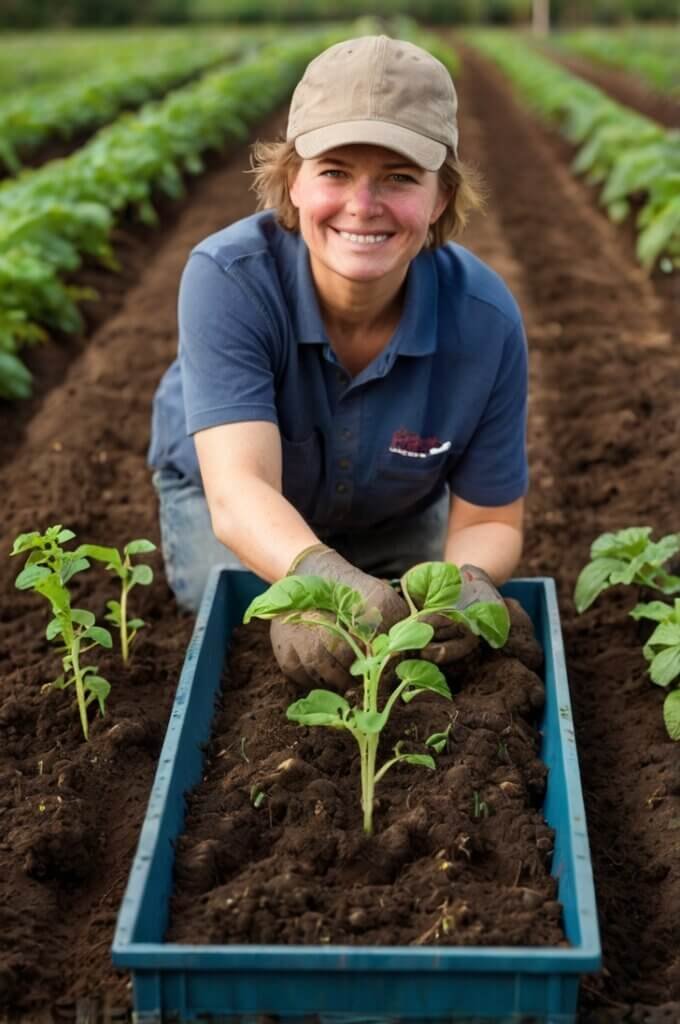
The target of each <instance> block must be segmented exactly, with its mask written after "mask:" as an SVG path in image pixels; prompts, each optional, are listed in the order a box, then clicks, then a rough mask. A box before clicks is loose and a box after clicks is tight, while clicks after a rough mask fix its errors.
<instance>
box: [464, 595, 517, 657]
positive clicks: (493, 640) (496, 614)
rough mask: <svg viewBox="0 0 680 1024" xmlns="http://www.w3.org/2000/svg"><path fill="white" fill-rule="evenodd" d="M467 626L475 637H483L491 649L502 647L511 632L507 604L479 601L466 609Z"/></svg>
mask: <svg viewBox="0 0 680 1024" xmlns="http://www.w3.org/2000/svg"><path fill="white" fill-rule="evenodd" d="M463 615H464V616H465V620H466V622H467V625H468V626H469V628H470V629H471V631H472V632H473V633H474V634H475V636H482V637H483V638H484V639H485V640H486V642H487V643H488V644H489V645H490V646H491V647H496V648H497V647H502V646H503V645H504V644H505V643H506V641H507V639H508V634H509V632H510V615H509V613H508V609H507V608H506V606H505V604H497V603H496V602H495V601H479V602H477V603H476V604H470V605H468V607H467V608H465V609H464V611H463Z"/></svg>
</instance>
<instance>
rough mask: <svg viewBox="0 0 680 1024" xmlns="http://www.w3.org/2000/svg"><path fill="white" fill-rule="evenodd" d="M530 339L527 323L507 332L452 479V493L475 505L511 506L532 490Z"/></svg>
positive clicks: (517, 325) (450, 480)
mask: <svg viewBox="0 0 680 1024" xmlns="http://www.w3.org/2000/svg"><path fill="white" fill-rule="evenodd" d="M527 393H528V360H527V343H526V337H525V334H524V328H523V326H522V323H521V321H520V322H519V323H518V324H516V326H515V327H514V329H512V330H511V332H510V333H509V334H508V335H507V336H506V338H505V341H504V344H503V351H502V356H501V359H500V361H499V365H498V372H497V374H496V379H495V381H494V385H493V388H492V389H491V392H490V394H489V398H488V401H487V403H486V406H485V408H484V409H483V411H482V412H481V416H480V420H479V423H478V426H477V428H476V430H475V431H474V434H473V435H472V438H471V440H470V442H469V443H468V445H467V447H466V449H465V451H464V452H463V453H462V455H461V457H460V458H459V459H458V461H457V462H456V464H455V466H454V468H453V471H452V473H451V475H450V477H449V485H450V487H451V490H452V493H453V494H455V495H458V496H459V497H461V498H463V499H464V500H465V501H469V502H471V503H472V504H475V505H485V506H488V507H493V506H499V505H508V504H510V502H512V501H515V500H516V499H517V498H520V497H522V495H524V494H525V493H526V491H527V487H528V481H529V472H528V462H527V448H526V426H527Z"/></svg>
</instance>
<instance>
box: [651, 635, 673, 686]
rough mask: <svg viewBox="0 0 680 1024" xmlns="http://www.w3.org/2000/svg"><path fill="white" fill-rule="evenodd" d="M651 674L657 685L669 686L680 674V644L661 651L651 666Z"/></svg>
mask: <svg viewBox="0 0 680 1024" xmlns="http://www.w3.org/2000/svg"><path fill="white" fill-rule="evenodd" d="M649 675H650V677H651V680H652V682H653V683H656V684H657V686H668V685H669V683H672V682H673V680H674V679H676V678H677V677H678V675H680V645H678V646H677V647H667V648H666V649H665V650H663V651H660V652H659V653H658V654H657V655H656V656H655V657H654V659H653V661H652V663H651V665H650V666H649Z"/></svg>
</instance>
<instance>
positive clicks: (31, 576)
mask: <svg viewBox="0 0 680 1024" xmlns="http://www.w3.org/2000/svg"><path fill="white" fill-rule="evenodd" d="M51 575H52V572H51V570H50V569H48V568H47V566H45V565H27V566H26V568H25V569H22V570H21V572H20V573H19V575H18V576H17V578H16V579H15V581H14V586H15V587H16V588H17V590H32V589H33V588H34V587H37V585H38V584H39V583H43V582H44V581H45V580H47V579H48V577H50V576H51ZM42 607H43V608H44V607H45V606H44V605H42Z"/></svg>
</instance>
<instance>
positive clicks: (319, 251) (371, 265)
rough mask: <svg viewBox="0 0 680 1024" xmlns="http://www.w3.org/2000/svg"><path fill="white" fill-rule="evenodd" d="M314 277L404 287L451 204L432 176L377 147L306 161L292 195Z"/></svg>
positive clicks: (355, 148) (343, 150)
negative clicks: (431, 232) (408, 271)
mask: <svg viewBox="0 0 680 1024" xmlns="http://www.w3.org/2000/svg"><path fill="white" fill-rule="evenodd" d="M290 196H291V200H292V202H293V205H294V206H296V207H297V210H298V213H299V216H300V232H301V234H302V237H303V238H304V240H305V242H306V243H307V246H308V248H309V251H310V255H311V260H312V268H313V270H314V271H315V276H316V278H317V283H319V274H321V275H322V276H323V277H326V276H327V275H339V276H340V277H342V278H345V279H346V280H350V281H355V282H370V281H377V280H380V279H383V278H385V279H388V280H386V282H385V283H389V278H390V277H393V278H394V283H395V286H398V285H400V284H401V282H402V281H403V278H404V275H405V273H406V269H407V268H408V265H409V263H410V262H411V260H412V259H413V258H414V257H415V256H416V255H417V254H418V253H419V252H420V250H421V249H422V247H423V245H424V244H425V241H426V239H427V233H428V229H429V228H430V225H431V224H434V222H435V221H436V220H437V218H438V217H439V216H440V214H441V213H442V212H443V210H444V208H445V206H446V204H447V202H448V197H447V196H446V195H445V194H444V193H443V192H442V190H441V188H440V186H439V178H438V175H437V173H436V172H435V171H425V170H423V169H422V168H421V167H418V166H416V165H415V164H410V163H409V162H408V160H407V159H406V158H405V157H403V156H401V155H400V154H399V153H395V152H393V151H392V150H389V149H384V148H383V147H382V146H371V145H352V146H340V147H338V148H337V149H333V150H329V151H328V152H326V153H322V154H321V156H319V157H316V158H315V159H312V160H303V161H302V165H301V167H300V170H299V171H298V173H297V176H296V178H295V180H294V182H293V183H292V184H291V187H290Z"/></svg>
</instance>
